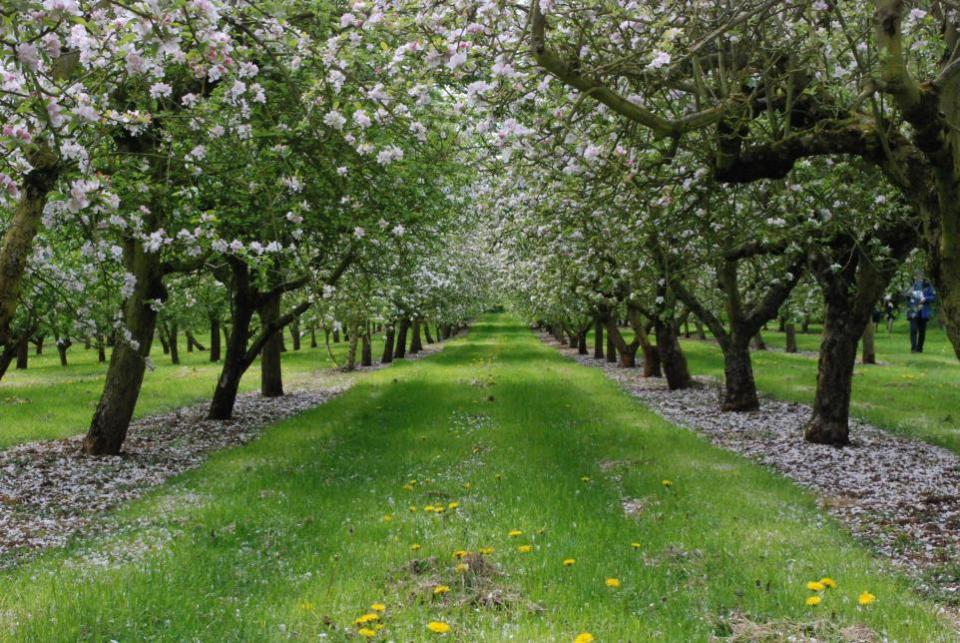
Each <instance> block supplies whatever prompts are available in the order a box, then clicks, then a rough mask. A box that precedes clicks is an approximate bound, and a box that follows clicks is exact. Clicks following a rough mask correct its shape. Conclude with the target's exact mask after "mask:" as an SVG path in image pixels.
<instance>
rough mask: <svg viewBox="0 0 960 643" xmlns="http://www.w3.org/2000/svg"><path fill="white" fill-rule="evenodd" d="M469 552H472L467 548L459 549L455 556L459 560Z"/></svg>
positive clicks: (454, 553)
mask: <svg viewBox="0 0 960 643" xmlns="http://www.w3.org/2000/svg"><path fill="white" fill-rule="evenodd" d="M469 553H470V552H468V551H467V550H466V549H458V550H457V551H455V552H453V557H454V558H456V559H457V560H459V559H461V558H466V557H467V554H469Z"/></svg>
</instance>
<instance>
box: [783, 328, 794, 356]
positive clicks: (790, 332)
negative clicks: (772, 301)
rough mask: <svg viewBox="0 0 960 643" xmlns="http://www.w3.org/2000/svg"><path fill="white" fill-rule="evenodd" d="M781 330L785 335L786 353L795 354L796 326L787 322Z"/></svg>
mask: <svg viewBox="0 0 960 643" xmlns="http://www.w3.org/2000/svg"><path fill="white" fill-rule="evenodd" d="M783 330H784V332H785V333H786V335H787V346H786V349H785V350H786V352H788V353H796V352H797V326H796V324H794V323H793V322H789V323H787V324H784V325H783Z"/></svg>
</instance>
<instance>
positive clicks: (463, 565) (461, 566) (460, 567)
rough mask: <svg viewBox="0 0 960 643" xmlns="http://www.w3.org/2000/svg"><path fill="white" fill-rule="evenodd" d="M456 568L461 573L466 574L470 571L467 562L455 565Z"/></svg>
mask: <svg viewBox="0 0 960 643" xmlns="http://www.w3.org/2000/svg"><path fill="white" fill-rule="evenodd" d="M454 569H456V570H457V571H458V572H460V573H461V574H465V573H466V572H468V571H470V565H468V564H467V563H459V564H458V565H457V566H456V567H454Z"/></svg>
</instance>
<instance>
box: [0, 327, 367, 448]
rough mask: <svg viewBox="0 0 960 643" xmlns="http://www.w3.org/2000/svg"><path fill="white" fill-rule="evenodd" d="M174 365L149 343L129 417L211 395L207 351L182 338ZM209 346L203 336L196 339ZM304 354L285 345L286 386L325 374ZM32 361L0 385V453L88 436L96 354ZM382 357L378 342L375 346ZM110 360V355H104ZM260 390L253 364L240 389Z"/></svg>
mask: <svg viewBox="0 0 960 643" xmlns="http://www.w3.org/2000/svg"><path fill="white" fill-rule="evenodd" d="M180 339H181V346H180V362H181V363H180V365H179V366H174V365H173V364H171V363H170V358H169V356H167V355H164V354H163V353H162V351H161V348H160V342H154V348H153V352H152V354H151V358H152V360H153V363H154V369H153V370H148V371H147V373H146V375H145V377H144V383H143V391H142V392H141V394H140V399H139V401H138V404H137V411H136V416H137V417H141V416H143V415H148V414H151V413H157V412H162V411H168V410H171V409H175V408H178V407H181V406H185V405H188V404H193V403H196V402H202V401H204V400H207V399H209V398H210V397H211V396H212V395H213V390H214V387H215V386H216V384H217V377H219V375H220V367H221V365H222V362H221V363H219V364H211V363H210V361H209V358H210V354H209V353H208V352H193V353H188V352H187V348H186V340H185V339H184V338H183V337H182V336H181V338H180ZM198 339H199V340H200V341H201V343H203V344H204V346H208V347H209V343H208V342H207V341H206V340H207V337H198ZM318 339H320V340H321V345H320V347H319V348H316V349H310V348H307V346H309V343H308V342H305V343H304V348H303V350H300V351H293V350H292V347H291V346H289V338H288V340H287V342H288V348H289V349H291V350H288V352H286V353H284V355H283V369H284V377H285V378H286V381H287V382H288V383H289V384H292V385H295V384H296V383H297V381H301V380H302V379H303V378H308V377H311V376H312V375H314V374H315V373H316V372H317V371H319V370H324V369H328V368H329V367H330V366H332V365H333V364H332V362H331V361H330V358H329V356H328V354H327V350H326V348H325V347H324V345H323V343H322V337H321V338H318ZM331 346H333V347H334V354H335V355H337V359H338V360H340V361H342V359H343V356H344V355H345V354H346V350H347V348H346V346H347V345H346V343H345V342H341V343H339V344H331ZM32 349H33V347H32V346H31V355H30V361H29V367H28V368H27V370H24V371H18V370H15V369H14V368H13V366H12V365H11V367H10V370H9V371H8V372H7V374H6V376H4V378H3V380H2V381H0V448H4V447H7V446H10V445H13V444H19V443H21V442H29V441H31V440H46V439H54V438H63V437H66V436H69V435H74V434H77V433H82V432H83V431H85V430H86V429H87V425H88V424H89V422H90V418H91V417H92V416H93V411H94V409H95V408H96V406H97V401H98V400H99V399H100V392H101V390H102V388H103V378H104V374H105V373H106V370H107V365H106V364H100V363H98V362H97V352H96V350H84V348H83V345H82V344H78V345H75V346H74V347H72V348H71V349H70V351H69V353H68V355H69V362H70V365H69V366H68V367H66V368H64V367H62V366H60V358H59V357H58V356H57V349H56V346H54V345H53V343H52V342H51V341H48V342H47V345H46V346H45V348H44V354H43V355H42V356H40V357H37V356H35V355H33V352H32ZM377 349H380V350H382V343H379V344H378V343H376V342H375V343H374V351H375V355H376V357H378V358H379V352H377ZM107 359H108V360H109V353H108V355H107ZM259 387H260V366H259V362H257V363H256V364H254V365H253V366H251V367H250V370H249V371H248V372H247V374H246V376H245V377H244V378H243V381H242V382H241V385H240V390H241V391H251V390H256V389H258V388H259Z"/></svg>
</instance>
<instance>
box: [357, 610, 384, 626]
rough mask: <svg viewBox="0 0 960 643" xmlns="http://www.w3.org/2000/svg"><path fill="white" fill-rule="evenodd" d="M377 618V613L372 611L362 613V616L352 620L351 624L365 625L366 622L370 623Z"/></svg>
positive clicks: (377, 619)
mask: <svg viewBox="0 0 960 643" xmlns="http://www.w3.org/2000/svg"><path fill="white" fill-rule="evenodd" d="M379 620H380V615H379V614H374V613H373V612H369V613H367V614H364V615H363V616H360V617H358V618H357V620H355V621H354V622H353V624H354V625H366V624H367V623H372V622H373V621H379Z"/></svg>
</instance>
